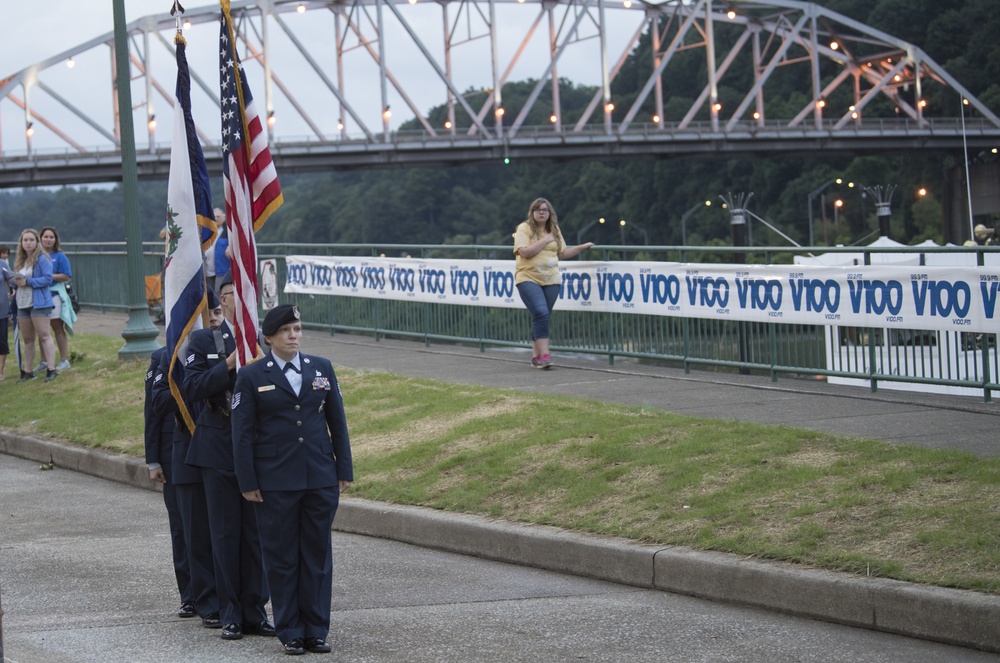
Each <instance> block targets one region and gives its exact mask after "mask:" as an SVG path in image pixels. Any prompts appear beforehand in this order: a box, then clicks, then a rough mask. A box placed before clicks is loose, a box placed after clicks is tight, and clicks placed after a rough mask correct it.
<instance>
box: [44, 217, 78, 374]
mask: <svg viewBox="0 0 1000 663" xmlns="http://www.w3.org/2000/svg"><path fill="white" fill-rule="evenodd" d="M40 237H41V240H42V251H44V252H45V255H47V256H48V257H49V260H51V261H52V287H51V290H52V312H51V313H50V314H49V324H50V326H51V327H52V338H53V339H55V344H56V348H57V349H58V350H59V364H58V365H56V367H55V368H56V370H57V371H65V370H67V369H68V368H69V367H70V365H69V338H68V336H67V332H68V334H69V335H70V336H72V335H73V323H74V322H76V312H75V311H73V306H72V305H71V304H70V301H69V293H67V292H66V286H67V284H69V282H70V281H72V280H73V271H72V269H70V265H69V258H67V257H66V254H65V253H63V252H62V244H61V242H60V241H59V233H58V232H57V231H56V229H55V228H53V227H52V226H45V227H43V228H42V230H41V235H40ZM42 354H44V353H42ZM43 368H49V366H48V365H47V364H46V362H45V361H44V360H43V361H40V362H38V365H37V366H35V371H34V372H36V373H37V372H39V371H40V370H42V369H43Z"/></svg>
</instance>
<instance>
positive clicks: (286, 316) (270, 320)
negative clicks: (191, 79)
mask: <svg viewBox="0 0 1000 663" xmlns="http://www.w3.org/2000/svg"><path fill="white" fill-rule="evenodd" d="M301 319H302V316H300V315H299V307H298V306H295V305H294V304H282V305H281V306H275V307H274V308H273V309H271V310H270V311H268V312H267V315H266V316H264V324H262V325H261V326H260V330H261V331H262V332H264V336H274V334H275V333H277V331H278V329H280V328H281V326H282V325H287V324H288V323H290V322H296V321H297V320H301Z"/></svg>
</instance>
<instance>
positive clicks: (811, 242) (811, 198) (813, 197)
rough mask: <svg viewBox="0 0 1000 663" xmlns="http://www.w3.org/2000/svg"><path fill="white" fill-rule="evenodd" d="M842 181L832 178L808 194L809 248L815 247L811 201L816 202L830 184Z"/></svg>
mask: <svg viewBox="0 0 1000 663" xmlns="http://www.w3.org/2000/svg"><path fill="white" fill-rule="evenodd" d="M843 181H844V180H842V179H841V178H839V177H837V178H834V179H832V180H827V181H826V182H823V184H822V185H821V186H819V187H818V188H817V189H816V190H815V191H810V192H809V246H816V241H815V239H814V238H813V201H814V200H816V197H817V196H818V195H819V194H821V193H823V192H824V191H826V189H827V187H828V186H830V185H831V184H840V183H841V182H843Z"/></svg>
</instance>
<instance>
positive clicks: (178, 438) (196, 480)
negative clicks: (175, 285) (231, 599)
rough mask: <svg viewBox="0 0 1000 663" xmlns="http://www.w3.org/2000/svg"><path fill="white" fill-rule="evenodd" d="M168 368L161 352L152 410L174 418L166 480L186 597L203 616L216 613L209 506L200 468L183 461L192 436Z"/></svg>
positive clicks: (200, 615) (217, 607)
mask: <svg viewBox="0 0 1000 663" xmlns="http://www.w3.org/2000/svg"><path fill="white" fill-rule="evenodd" d="M178 361H180V359H179V358H178ZM169 367H170V357H168V356H166V353H164V354H163V356H162V357H161V358H160V363H159V365H158V366H157V369H156V374H155V375H154V377H153V387H152V396H153V412H154V414H155V415H156V416H161V417H170V418H174V419H175V426H174V433H173V440H172V447H173V448H172V453H171V458H172V460H173V462H172V463H171V468H170V469H171V476H170V478H169V481H170V482H171V485H172V486H173V492H174V497H175V500H176V503H177V513H178V516H179V517H180V522H181V528H182V530H183V536H184V551H185V556H186V557H187V563H188V572H189V577H190V584H189V594H188V596H189V598H188V600H189V601H191V603H193V604H194V609H195V612H197V613H198V616H199V617H201V618H203V619H204V618H205V617H208V616H215V615H217V614H218V613H219V598H218V592H217V590H216V587H215V569H214V566H213V563H212V538H211V535H210V533H209V529H208V505H207V503H206V502H205V487H204V486H203V485H202V480H201V469H200V468H197V467H192V466H190V465H188V464H187V463H186V462H185V457H186V456H187V452H188V446H189V445H190V444H191V435H190V434H189V433H188V431H187V430H186V429H185V427H184V426H183V425H182V424H181V423H179V422H177V421H176V417H177V416H178V412H179V410H178V407H177V402H176V401H175V400H174V396H173V394H172V393H171V392H170V385H169V384H168V381H167V377H166V376H167V371H168V370H169Z"/></svg>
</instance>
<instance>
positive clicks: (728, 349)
mask: <svg viewBox="0 0 1000 663" xmlns="http://www.w3.org/2000/svg"><path fill="white" fill-rule="evenodd" d="M63 249H64V251H65V252H66V253H67V254H68V255H69V257H70V259H71V260H72V263H73V274H74V285H75V287H76V290H77V293H78V295H79V298H80V302H81V304H82V305H83V306H85V307H88V308H94V309H100V310H127V305H126V302H127V283H126V276H125V275H126V260H125V245H124V242H121V243H105V244H70V243H65V244H63ZM257 250H258V257H259V258H260V259H262V260H263V259H267V258H278V259H279V260H277V267H278V280H279V283H283V282H284V280H285V265H284V261H283V260H280V258H283V257H285V256H287V255H327V256H333V255H344V256H373V257H374V256H380V255H397V256H404V255H405V256H412V257H421V258H466V259H469V258H472V259H488V258H489V259H496V258H503V257H504V256H510V255H511V247H510V246H503V245H499V246H497V245H490V246H484V245H456V246H449V245H437V244H435V245H413V244H399V245H390V244H322V245H321V244H280V245H279V244H260V245H258V247H257ZM814 250H815V251H816V252H823V253H832V252H851V253H862V254H864V256H865V258H864V260H865V262H866V263H868V262H870V259H871V255H872V254H873V253H876V252H877V253H908V254H913V253H960V254H964V255H969V254H975V256H976V263H977V264H979V265H982V264H984V261H985V257H986V255H987V254H990V253H997V254H1000V247H919V248H915V247H899V248H877V249H876V248H859V247H816V248H815V249H814ZM600 251H601V253H602V254H603V255H602V259H603V260H606V261H614V260H640V261H641V260H650V261H667V262H715V263H724V262H731V261H730V260H729V259H728V258H729V256H730V255H731V254H733V253H735V252H736V251H737V250H736V249H734V248H732V247H676V246H652V247H650V246H620V247H613V248H612V247H601V249H600ZM806 251H808V250H802V249H797V250H796V253H797V254H802V253H804V252H806ZM739 252H740V253H743V254H745V255H746V257H747V261H748V262H751V263H761V264H781V263H791V259H792V255H793V254H792V253H791V252H790V251H789V249H788V248H787V247H754V248H744V249H739ZM162 261H163V246H162V244H161V243H159V242H151V243H147V244H145V245H144V253H143V265H144V268H145V273H146V274H147V275H151V276H152V275H156V274H158V273H159V272H160V269H161V267H162ZM280 301H281V302H282V303H296V304H298V306H299V308H300V310H301V311H302V315H303V319H304V320H306V321H307V326H309V327H310V328H315V329H327V330H329V331H330V332H331V333H336V332H346V333H356V334H370V335H374V336H375V337H376V338H383V337H398V338H409V339H419V340H422V341H424V343H425V344H428V345H429V344H431V343H433V342H442V343H444V342H448V343H466V344H474V345H478V346H479V347H480V348H481V349H484V348H486V347H487V346H509V347H525V348H526V347H530V344H531V342H530V338H529V331H530V327H531V325H530V320H529V317H528V313H527V311H526V310H523V309H503V308H484V307H476V306H462V305H453V304H434V303H422V302H410V301H391V300H390V301H387V300H378V299H367V298H359V297H341V296H315V295H289V294H285V293H281V294H280ZM552 340H553V345H552V347H553V349H555V350H557V351H560V352H577V353H585V354H591V355H598V356H604V357H607V359H608V362H609V363H612V364H613V363H614V362H615V360H616V359H617V358H620V357H628V358H635V359H638V360H642V361H651V362H653V361H655V362H663V363H665V364H667V365H672V366H677V367H681V368H683V369H684V370H685V371H691V370H693V369H699V370H720V371H733V372H735V371H740V372H754V373H761V374H766V375H770V376H771V378H772V379H773V380H775V381H777V380H778V378H779V376H781V375H786V376H790V375H798V376H816V377H826V378H828V379H843V380H857V381H863V383H864V384H868V385H870V387H871V389H872V390H873V391H874V390H876V389H877V388H878V386H879V384H883V385H885V383H890V382H891V383H907V384H909V385H914V387H913V388H917V387H918V386H919V385H938V386H941V387H950V388H960V389H965V390H967V393H981V394H982V397H983V398H984V400H987V401H989V400H990V399H991V392H992V391H994V390H998V389H1000V381H998V380H1000V363H998V352H997V334H996V333H992V334H970V333H968V332H933V331H926V330H916V329H914V330H892V331H887V330H884V329H864V328H855V327H830V326H820V325H802V324H781V323H756V322H741V321H733V320H715V319H712V320H709V319H696V318H678V317H665V316H654V315H639V314H631V313H629V314H621V313H607V312H579V311H563V312H559V311H558V309H557V314H556V315H554V316H553V319H552ZM968 390H975V391H974V392H968Z"/></svg>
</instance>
